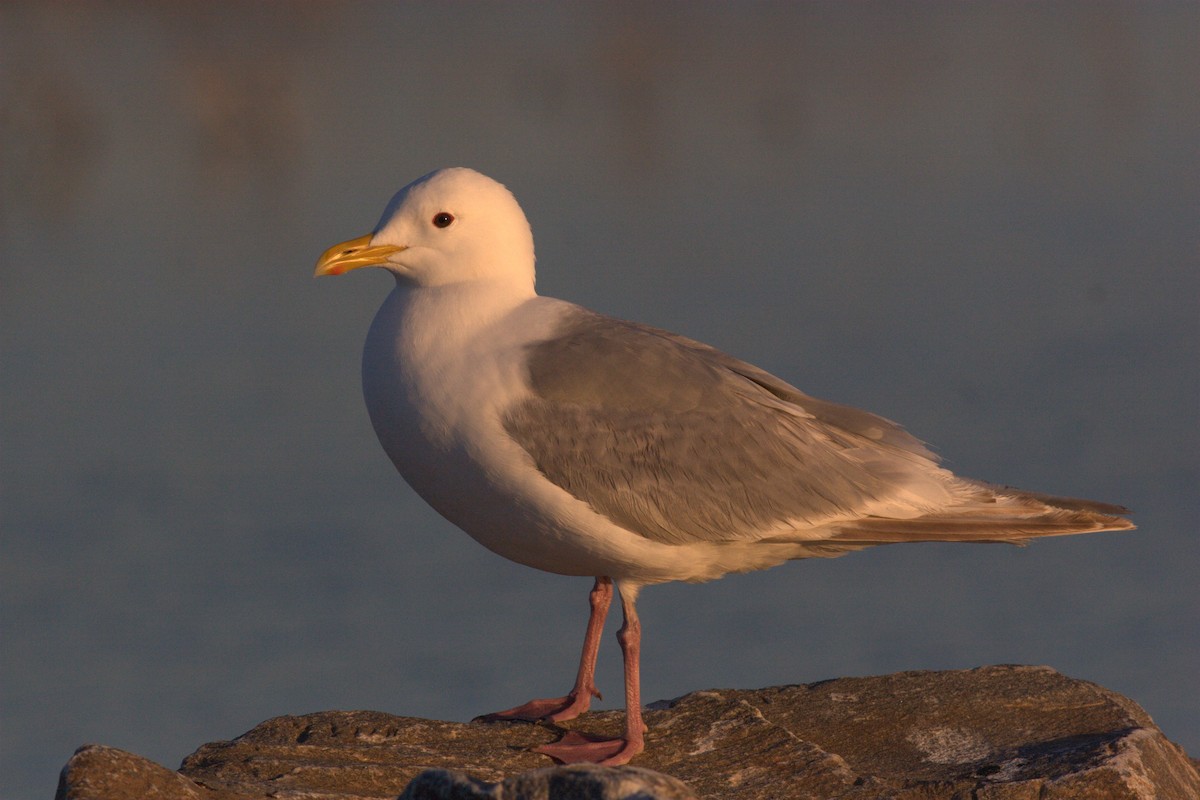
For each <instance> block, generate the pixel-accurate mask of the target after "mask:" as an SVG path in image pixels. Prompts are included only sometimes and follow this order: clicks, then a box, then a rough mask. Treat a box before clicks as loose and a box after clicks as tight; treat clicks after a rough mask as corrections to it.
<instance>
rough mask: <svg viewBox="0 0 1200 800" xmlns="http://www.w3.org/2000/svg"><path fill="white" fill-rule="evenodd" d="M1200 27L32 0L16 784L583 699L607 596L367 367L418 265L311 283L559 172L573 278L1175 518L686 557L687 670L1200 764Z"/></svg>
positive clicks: (555, 264) (564, 248)
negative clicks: (316, 730)
mask: <svg viewBox="0 0 1200 800" xmlns="http://www.w3.org/2000/svg"><path fill="white" fill-rule="evenodd" d="M1197 41H1200V5H1197V4H1196V3H1190V2H1187V3H1185V2H1179V3H1137V4H1134V3H1094V2H1077V3H1052V4H1039V5H1030V4H1019V5H1018V4H1004V3H975V4H934V3H923V4H883V3H880V4H874V3H854V4H840V3H823V4H804V5H801V4H786V5H785V4H755V5H753V6H742V5H735V4H720V3H712V4H687V5H683V4H678V5H677V4H671V3H655V4H632V3H630V4H625V3H604V4H594V3H578V4H549V3H547V4H532V3H530V4H516V5H511V4H508V5H500V4H484V3H477V4H476V3H454V4H440V3H439V4H432V3H431V4H405V3H400V4H398V3H384V2H379V3H322V4H317V3H281V2H277V3H240V2H239V3H224V2H212V1H211V0H205V1H204V2H175V3H170V4H152V3H139V2H111V3H64V2H11V1H10V2H6V3H4V4H3V5H2V6H0V336H2V347H3V353H2V359H3V360H2V363H0V369H2V380H0V487H2V496H0V514H2V516H0V523H2V532H3V534H2V535H3V542H2V550H0V602H2V606H0V624H2V626H3V631H2V639H0V669H2V673H0V702H2V706H0V725H2V728H0V755H2V757H3V762H2V763H0V796H3V797H5V798H34V797H47V796H49V795H50V793H51V792H52V791H53V787H54V783H55V780H56V774H57V771H58V769H59V768H60V767H61V766H62V765H63V763H64V762H65V761H66V760H67V758H69V757H70V755H71V753H72V752H73V751H74V749H75V748H76V747H77V746H79V745H81V744H84V743H86V742H99V743H104V744H108V745H112V746H115V747H120V748H124V749H126V750H131V751H133V752H136V753H139V754H141V755H144V756H148V757H150V758H152V759H155V760H156V761H159V762H161V763H163V764H166V765H168V766H171V767H175V766H177V765H178V762H179V761H180V760H181V759H182V758H183V757H184V756H185V755H187V754H188V753H189V752H190V751H191V750H193V749H194V748H195V747H197V746H199V745H200V744H201V743H203V742H206V741H210V740H215V739H225V738H232V737H234V736H236V735H238V734H240V733H242V732H244V731H245V730H247V729H249V728H250V727H252V726H253V725H255V724H256V723H258V722H260V721H262V720H263V719H266V718H269V717H272V716H276V715H281V714H300V713H305V712H309V711H315V710H322V709H335V708H336V709H354V708H370V709H377V710H381V711H387V712H391V713H395V714H401V715H413V716H429V717H436V718H442V719H456V720H466V719H469V718H471V717H472V716H474V715H476V714H479V713H482V712H486V711H493V710H496V709H499V708H504V707H508V706H511V705H513V704H515V703H518V702H521V701H524V700H527V699H529V698H531V697H534V696H547V695H549V694H551V693H562V692H563V691H565V690H566V689H567V688H568V687H569V685H570V683H571V681H572V679H573V676H574V669H575V665H576V660H577V657H578V651H579V646H580V643H581V641H582V636H583V626H584V621H585V619H586V615H587V597H586V595H587V591H588V589H589V588H590V581H588V580H586V579H582V578H564V577H559V576H553V575H546V574H541V573H537V572H534V571H532V570H529V569H526V568H524V567H519V566H517V565H515V564H510V563H507V562H505V561H503V560H501V559H500V558H498V557H496V556H494V555H492V554H490V553H488V552H487V551H485V550H484V549H483V548H481V547H480V546H478V545H476V544H475V543H474V542H473V541H471V540H470V539H469V538H468V537H467V536H466V535H464V534H462V533H461V532H459V531H457V530H456V529H454V528H453V527H452V526H450V525H449V524H448V523H446V522H444V521H442V520H441V519H440V518H439V517H437V516H436V515H435V514H434V513H433V512H432V511H430V510H429V509H428V508H426V507H425V506H424V504H423V503H422V502H421V501H420V500H419V499H418V498H417V497H416V496H415V495H414V494H412V492H411V491H409V490H408V489H407V487H406V486H404V485H403V483H402V482H401V480H400V479H399V477H398V476H397V475H396V474H395V473H394V471H393V469H392V467H391V465H390V464H389V463H388V461H387V459H386V458H385V457H384V455H383V453H382V451H381V449H380V447H379V446H378V444H377V443H376V441H375V438H374V435H373V433H372V431H371V429H370V425H369V422H368V420H367V416H366V412H365V410H364V409H363V407H362V401H361V397H360V394H359V377H358V363H359V353H360V348H361V344H362V341H363V338H364V336H365V333H366V329H367V326H368V324H369V322H370V319H371V317H372V315H373V314H374V312H375V309H376V308H377V307H378V305H379V303H380V302H381V301H382V299H383V297H384V295H385V294H386V293H387V291H388V290H389V288H390V285H391V279H390V278H389V277H388V276H387V275H385V274H383V273H380V272H372V271H365V272H361V273H355V274H353V275H351V276H348V277H345V278H341V279H338V280H322V281H313V280H312V279H311V277H310V276H311V273H312V269H313V264H314V262H315V259H316V257H317V256H318V255H319V254H320V253H321V251H322V250H324V249H325V248H326V247H328V246H329V245H331V244H333V243H335V242H339V241H342V240H344V239H348V238H350V237H353V236H357V235H360V234H362V233H365V232H367V231H369V230H370V229H371V228H372V226H373V225H374V224H375V222H376V220H377V218H378V215H379V213H380V212H381V210H382V209H383V206H384V204H385V203H386V202H387V200H388V199H389V198H390V196H391V195H392V193H393V192H394V191H395V190H397V189H398V188H399V187H400V186H402V185H403V184H405V183H407V182H408V181H410V180H412V179H413V178H416V177H418V176H420V175H422V174H424V173H426V172H429V171H430V170H432V169H434V168H437V167H441V166H450V165H466V166H472V167H475V168H476V169H479V170H481V171H483V172H485V173H487V174H489V175H492V176H493V177H495V178H497V179H499V180H500V181H502V182H504V183H505V184H507V185H508V186H509V187H510V188H511V189H512V190H513V191H514V192H515V193H516V195H517V197H518V198H519V199H520V201H521V203H522V204H523V206H524V208H525V210H526V212H527V214H528V216H529V218H530V220H531V222H532V224H533V228H534V233H535V236H536V241H537V247H538V256H539V260H538V266H539V289H540V290H541V291H542V292H543V293H544V294H550V295H554V296H558V297H563V298H566V299H570V300H574V301H576V302H580V303H582V304H584V305H587V306H589V307H592V308H594V309H597V310H599V311H602V312H605V313H608V314H613V315H616V316H620V317H625V318H631V319H637V320H641V321H644V322H648V323H652V324H655V325H658V326H662V327H666V328H669V329H672V330H676V331H679V332H681V333H684V334H687V335H689V336H692V337H695V338H698V339H701V340H703V341H705V342H709V343H711V344H713V345H716V346H718V347H720V348H722V349H724V350H727V351H728V352H731V353H733V354H735V355H737V356H739V357H742V358H745V359H747V360H749V361H751V362H753V363H755V364H758V365H760V366H762V367H764V368H766V369H769V370H771V371H772V372H775V373H777V374H778V375H780V376H781V377H783V378H785V379H787V380H789V381H791V382H792V383H795V384H797V385H798V386H800V387H801V388H802V389H804V390H806V391H808V392H810V393H811V394H814V395H816V396H818V397H824V398H827V399H830V400H835V401H839V402H843V403H849V404H853V405H857V406H861V407H865V408H868V409H871V410H873V411H875V412H877V413H880V414H883V415H885V416H888V417H891V418H893V419H896V420H898V421H900V422H903V423H904V424H905V425H906V426H907V427H908V428H909V429H910V430H912V431H913V432H914V433H915V434H917V435H918V436H920V437H921V438H923V439H925V440H926V441H929V442H930V443H932V444H933V445H934V446H935V447H936V448H937V449H938V450H939V452H941V453H942V454H944V455H945V456H946V458H947V462H948V464H949V466H950V467H951V468H952V469H954V470H956V471H958V472H960V473H962V474H965V475H969V476H972V477H978V478H983V479H987V480H992V481H997V482H1003V483H1009V484H1012V485H1016V486H1021V487H1025V488H1029V489H1034V490H1039V491H1044V492H1053V493H1059V494H1067V495H1076V496H1082V497H1089V498H1095V499H1100V500H1106V501H1111V502H1120V503H1125V504H1127V505H1129V506H1131V507H1133V508H1134V509H1136V512H1137V514H1136V517H1135V519H1136V521H1137V523H1138V524H1139V526H1140V530H1138V531H1137V532H1134V533H1129V534H1116V533H1107V534H1098V535H1094V536H1083V537H1072V538H1069V539H1059V540H1054V541H1047V542H1040V543H1037V544H1035V545H1033V546H1031V547H1029V548H1026V549H1018V548H1011V547H1003V546H978V547H962V546H954V545H920V546H909V547H898V548H877V549H875V550H872V551H867V552H863V553H857V554H853V555H850V556H848V557H845V558H842V559H838V560H834V561H806V562H799V563H793V564H788V565H785V566H783V567H780V568H777V569H774V570H771V571H768V572H763V573H757V574H752V575H745V576H739V577H731V578H726V579H724V580H722V581H718V582H716V583H712V584H707V585H704V586H686V585H670V586H662V587H652V588H650V589H647V590H646V591H645V593H644V594H643V595H642V603H641V604H640V609H641V611H642V614H643V625H644V630H645V644H644V652H643V694H644V697H645V699H646V700H647V701H651V700H654V699H658V698H669V697H674V696H678V695H680V694H683V693H685V692H689V691H692V690H696V689H704V688H713V687H739V688H754V687H761V686H768V685H773V684H781V683H798V682H810V681H816V680H820V679H824V678H830V677H836V676H845V675H865V674H878V673H887V672H893V671H898V670H913V669H953V668H964V667H973V666H978V665H981V664H990V663H1029V664H1047V665H1050V666H1052V667H1055V668H1057V669H1059V670H1061V671H1062V672H1064V673H1066V674H1068V675H1071V676H1075V677H1079V678H1085V679H1087V680H1091V681H1095V682H1097V683H1100V684H1102V685H1104V686H1107V687H1109V688H1111V689H1114V690H1116V691H1119V692H1122V693H1124V694H1127V695H1128V696H1130V697H1131V698H1133V699H1134V700H1135V701H1137V702H1138V703H1140V704H1141V705H1143V706H1144V707H1145V708H1146V709H1147V710H1148V711H1149V712H1150V714H1151V715H1152V716H1153V717H1154V719H1155V720H1156V721H1157V722H1158V723H1159V724H1160V725H1161V726H1162V728H1163V729H1164V731H1165V732H1166V734H1167V735H1168V736H1169V737H1170V738H1172V739H1173V740H1175V741H1177V742H1179V743H1181V744H1182V745H1184V746H1185V748H1186V749H1188V751H1189V752H1190V753H1192V754H1193V755H1197V754H1200V693H1198V692H1197V691H1196V689H1197V675H1200V644H1198V641H1197V637H1196V632H1197V622H1198V618H1200V592H1198V590H1197V582H1196V569H1197V564H1198V559H1197V556H1198V555H1200V546H1198V542H1200V538H1198V536H1197V532H1196V520H1197V517H1198V516H1200V507H1198V506H1200V496H1198V495H1200V492H1198V491H1197V490H1198V487H1200V474H1198V473H1200V469H1198V453H1200V442H1198V441H1197V439H1198V438H1200V437H1198V426H1197V421H1196V416H1197V409H1198V408H1200V386H1198V377H1197V376H1198V371H1197V367H1196V365H1197V364H1198V363H1200V353H1198V352H1197V351H1198V350H1200V331H1198V320H1200V315H1198V314H1197V308H1198V301H1200V136H1198V132H1200V99H1198V98H1200V92H1198V91H1197V86H1200V48H1197V47H1196V42H1197ZM615 616H616V617H619V615H615ZM618 622H619V620H618V619H613V620H610V623H609V632H608V633H607V634H606V637H605V643H604V648H603V652H602V654H601V661H600V671H601V674H600V687H601V689H602V690H603V691H604V692H605V694H606V696H607V697H608V701H607V702H606V703H604V704H601V705H602V706H603V707H616V706H619V705H620V699H621V691H620V681H621V672H620V659H619V656H618V651H617V648H616V645H615V641H614V640H613V638H612V636H611V632H612V630H613V629H615V627H616V625H617V623H618Z"/></svg>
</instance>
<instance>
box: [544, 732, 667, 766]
mask: <svg viewBox="0 0 1200 800" xmlns="http://www.w3.org/2000/svg"><path fill="white" fill-rule="evenodd" d="M643 748H644V745H643V743H642V740H641V739H640V738H639V739H638V740H637V741H630V740H628V739H606V738H604V737H601V736H591V735H589V734H585V733H579V732H578V731H568V732H567V733H566V735H564V736H563V737H562V738H561V739H559V740H558V741H557V742H555V743H554V744H546V745H542V746H541V747H537V748H534V751H533V752H535V753H541V754H543V755H547V756H550V757H551V758H553V759H554V760H555V761H557V762H558V763H560V764H579V763H590V764H600V765H601V766H605V767H617V766H620V765H621V764H627V763H629V760H630V759H631V758H633V757H634V756H636V755H637V754H638V753H640V752H642V749H643Z"/></svg>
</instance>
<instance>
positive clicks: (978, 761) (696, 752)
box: [57, 666, 1200, 800]
mask: <svg viewBox="0 0 1200 800" xmlns="http://www.w3.org/2000/svg"><path fill="white" fill-rule="evenodd" d="M646 722H647V724H648V725H649V726H650V732H649V734H648V735H647V741H646V752H645V753H643V754H642V755H640V756H638V757H637V758H636V759H634V764H633V765H630V766H628V767H618V768H603V767H593V766H572V767H553V766H551V762H550V760H549V759H548V758H546V757H545V756H541V755H538V754H536V753H532V752H530V748H532V747H536V746H537V745H539V744H544V743H547V742H551V741H554V740H556V739H557V738H558V737H559V735H560V734H561V732H562V730H563V728H562V727H559V726H555V725H549V724H537V725H534V724H528V723H493V724H479V723H457V722H440V721H434V720H427V719H416V718H411V717H397V716H392V715H389V714H383V713H380V712H375V711H327V712H321V713H317V714H307V715H304V716H295V717H291V716H289V717H277V718H275V719H271V720H267V721H266V722H264V723H262V724H261V725H258V726H257V727H255V728H254V729H253V730H251V731H249V732H247V733H245V734H243V735H242V736H239V737H238V738H237V739H234V740H232V741H227V742H213V743H210V744H206V745H203V746H202V747H200V748H199V749H198V750H197V751H196V752H195V753H193V754H192V755H190V756H188V757H187V758H186V759H185V760H184V762H183V765H182V766H181V767H180V769H179V771H178V772H172V771H171V770H169V769H166V768H165V767H161V766H159V765H157V764H154V763H153V762H150V761H148V760H146V759H144V758H141V757H139V756H135V755H133V754H130V753H125V752H123V751H121V750H116V749H114V748H109V747H102V746H95V745H92V746H85V747H82V748H80V749H79V751H77V752H76V753H75V755H74V756H73V757H72V758H71V760H70V761H69V762H68V763H67V765H66V767H64V769H63V773H62V777H61V779H60V782H59V789H58V795H57V797H58V798H59V800H125V798H134V797H149V796H154V797H160V798H163V800H248V798H261V797H278V798H301V797H303V798H308V799H310V800H358V799H359V798H383V797H390V798H395V797H404V798H407V799H408V800H417V799H418V798H421V800H427V799H431V798H455V799H458V798H462V799H463V800H466V798H488V799H489V800H516V799H517V798H520V799H521V800H535V799H536V800H566V799H568V798H589V799H591V798H595V799H596V800H608V799H609V798H629V799H630V800H633V799H634V798H637V800H654V799H655V798H662V799H663V800H666V799H667V798H670V800H676V798H690V797H698V798H723V799H728V800H750V799H751V798H844V800H875V798H896V799H897V800H940V799H941V798H945V800H957V798H967V797H970V798H977V800H1026V798H1037V799H1038V800H1093V799H1094V800H1122V799H1124V798H1128V800H1139V799H1140V798H1156V799H1157V800H1194V799H1195V798H1198V797H1200V774H1198V773H1197V770H1196V765H1195V763H1193V762H1192V761H1191V760H1190V759H1188V757H1187V756H1186V755H1185V754H1184V752H1183V751H1182V750H1181V749H1180V748H1179V747H1178V746H1177V745H1175V744H1173V743H1171V742H1170V741H1168V740H1167V739H1166V738H1165V737H1164V736H1163V734H1162V732H1161V731H1159V730H1158V728H1157V727H1156V726H1155V725H1154V723H1153V721H1152V720H1151V719H1150V717H1149V716H1148V715H1147V714H1146V712H1145V711H1143V710H1142V709H1141V708H1140V707H1138V706H1137V704H1135V703H1134V702H1133V701H1131V700H1129V699H1128V698H1125V697H1123V696H1121V695H1119V694H1116V693H1115V692H1111V691H1109V690H1107V689H1104V688H1102V687H1100V686H1097V685H1095V684H1092V683H1088V682H1086V681H1080V680H1074V679H1071V678H1067V677H1065V676H1063V675H1061V674H1059V673H1058V672H1055V671H1054V670H1052V669H1049V668H1047V667H1021V666H995V667H982V668H979V669H975V670H963V671H952V672H904V673H897V674H894V675H883V676H878V677H869V678H838V679H835V680H828V681H822V682H819V683H813V684H801V685H794V686H778V687H772V688H768V689H758V690H749V691H747V690H732V689H724V690H715V691H702V692H693V693H692V694H688V695H685V696H683V697H681V698H678V699H676V700H673V701H669V702H659V703H654V704H652V705H651V706H650V708H649V709H648V710H647V712H646ZM621 723H622V715H621V713H620V712H616V711H604V712H597V713H591V714H586V715H584V716H583V717H581V718H580V719H578V720H575V721H573V722H571V723H568V724H567V725H566V726H565V727H570V728H573V729H576V730H581V731H584V732H590V733H608V734H616V733H619V731H620V729H621Z"/></svg>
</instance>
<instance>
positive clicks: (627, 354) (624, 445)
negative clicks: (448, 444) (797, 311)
mask: <svg viewBox="0 0 1200 800" xmlns="http://www.w3.org/2000/svg"><path fill="white" fill-rule="evenodd" d="M528 364H529V380H530V386H531V388H532V396H531V398H529V399H528V400H526V401H524V402H523V403H520V404H518V405H517V406H516V407H515V408H513V409H511V410H510V411H509V413H508V415H507V416H506V419H505V427H506V429H507V431H508V433H509V434H510V435H511V436H512V437H513V439H514V440H515V441H516V442H517V443H518V444H520V445H521V447H523V448H524V449H525V450H526V451H527V452H528V453H529V455H530V456H531V457H532V458H533V461H534V462H535V464H536V465H537V467H538V469H539V470H541V472H542V473H543V474H544V475H545V476H546V477H547V478H548V479H549V480H551V481H553V482H554V483H555V484H557V485H558V486H560V487H562V488H563V489H565V490H567V491H568V492H570V493H571V494H573V495H574V496H576V497H578V498H580V499H581V500H584V501H586V502H587V503H589V504H590V505H591V506H592V508H594V509H596V510H597V511H598V512H600V513H602V514H604V515H606V516H607V517H608V518H610V519H612V520H613V521H614V522H616V523H618V524H619V525H621V526H623V527H625V528H627V529H628V530H631V531H634V532H636V533H639V534H641V535H643V536H646V537H648V538H651V539H654V540H657V541H662V542H668V543H675V544H680V543H686V542H691V541H734V540H744V539H757V538H762V537H763V536H766V535H769V532H770V531H772V530H775V531H778V529H779V528H780V527H781V526H789V527H794V528H803V527H806V526H807V525H811V524H818V523H820V522H822V521H825V520H828V519H829V518H831V517H834V516H842V517H844V516H846V515H853V514H854V513H855V512H856V509H859V508H862V507H863V506H864V505H865V504H866V503H869V502H871V501H874V500H881V499H886V498H888V497H890V496H892V495H894V494H895V493H897V492H899V491H901V490H902V489H903V488H904V487H905V486H906V485H908V484H910V483H911V482H912V481H913V480H914V479H915V478H917V477H918V475H920V474H924V475H928V472H929V471H930V470H931V469H932V468H934V466H935V459H934V456H933V455H932V454H931V453H930V452H929V451H928V450H927V449H926V448H925V447H924V446H923V445H922V444H921V443H920V442H919V441H917V440H916V439H915V438H913V437H912V436H910V435H909V434H908V433H906V432H905V431H904V430H903V429H901V428H900V427H899V426H898V425H896V424H895V423H892V422H889V421H888V420H885V419H883V418H881V417H877V416H875V415H874V414H868V413H866V412H863V411H858V410H856V409H852V408H848V407H845V406H839V405H835V404H833V403H828V402H825V401H822V400H817V399H815V398H811V397H808V396H807V395H805V394H803V393H802V392H800V391H799V390H798V389H796V388H794V387H792V386H790V385H788V384H786V383H784V382H783V381H780V380H779V379H777V378H775V377H773V376H772V375H770V374H768V373H766V372H764V371H763V370H760V369H758V368H756V367H753V366H751V365H749V364H746V363H744V362H741V361H739V360H737V359H735V358H733V357H731V356H728V355H725V354H724V353H721V352H720V351H718V350H715V349H713V348H711V347H708V346H706V345H703V344H700V343H699V342H694V341H692V340H690V339H686V338H684V337H682V336H678V335H676V334H672V333H668V332H666V331H661V330H658V329H655V328H651V327H648V326H643V325H638V324H635V323H629V322H623V321H620V320H615V319H611V318H608V317H604V316H601V315H599V314H594V313H592V312H590V311H586V310H584V309H576V310H574V311H573V312H572V313H571V314H569V315H568V316H567V318H566V320H565V321H564V323H563V324H562V326H561V327H560V329H559V330H558V331H557V333H556V335H554V336H553V337H551V338H549V339H547V340H545V341H541V342H538V343H535V344H534V345H531V346H530V349H529V352H528Z"/></svg>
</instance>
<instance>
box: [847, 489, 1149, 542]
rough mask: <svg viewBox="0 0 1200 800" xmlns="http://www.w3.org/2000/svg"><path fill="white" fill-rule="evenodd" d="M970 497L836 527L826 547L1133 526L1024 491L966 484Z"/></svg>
mask: <svg viewBox="0 0 1200 800" xmlns="http://www.w3.org/2000/svg"><path fill="white" fill-rule="evenodd" d="M965 483H967V484H968V485H969V487H970V488H971V490H972V491H971V492H970V494H969V495H967V497H965V498H964V500H963V502H961V503H955V504H954V505H951V506H947V507H945V508H942V509H939V510H937V511H934V512H930V513H928V514H925V515H923V516H919V517H913V518H911V519H893V518H886V517H863V518H861V519H856V520H853V521H849V522H846V523H843V524H840V525H838V526H837V527H836V528H835V532H834V535H833V536H832V537H831V538H830V539H829V540H828V543H829V544H835V545H836V544H843V545H849V546H851V547H854V548H857V547H869V546H871V545H879V544H896V543H899V542H1005V543H1008V544H1025V543H1026V542H1028V541H1029V540H1030V539H1036V538H1038V537H1041V536H1067V535H1069V534H1073V533H1095V532H1098V531H1125V530H1132V529H1133V528H1135V527H1136V526H1135V525H1134V524H1133V523H1132V522H1130V521H1129V520H1127V519H1125V517H1124V516H1123V515H1125V514H1128V513H1130V512H1129V509H1127V508H1124V507H1123V506H1118V505H1112V504H1111V503H1099V502H1096V501H1094V500H1080V499H1077V498H1074V497H1056V496H1054V495H1049V494H1039V493H1037V492H1026V491H1022V490H1021V489H1013V488H1011V487H1008V486H992V485H990V484H986V483H981V482H975V481H969V482H965Z"/></svg>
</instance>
